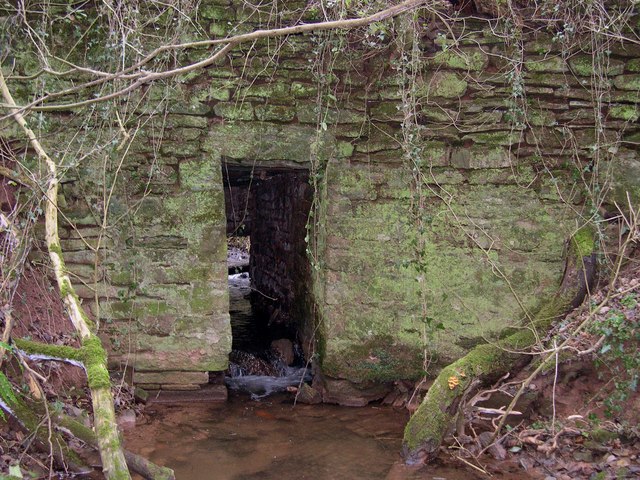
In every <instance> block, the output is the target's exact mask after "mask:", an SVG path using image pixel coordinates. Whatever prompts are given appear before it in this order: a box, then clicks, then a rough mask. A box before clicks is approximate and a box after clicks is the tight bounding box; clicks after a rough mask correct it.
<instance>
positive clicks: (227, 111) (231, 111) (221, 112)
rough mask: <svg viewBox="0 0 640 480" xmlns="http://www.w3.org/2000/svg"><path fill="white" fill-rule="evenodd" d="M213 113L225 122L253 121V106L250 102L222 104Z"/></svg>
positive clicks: (214, 108)
mask: <svg viewBox="0 0 640 480" xmlns="http://www.w3.org/2000/svg"><path fill="white" fill-rule="evenodd" d="M213 111H214V113H215V114H216V115H218V116H219V117H222V118H224V119H225V120H253V105H251V103H249V102H220V103H216V105H215V106H214V107H213Z"/></svg>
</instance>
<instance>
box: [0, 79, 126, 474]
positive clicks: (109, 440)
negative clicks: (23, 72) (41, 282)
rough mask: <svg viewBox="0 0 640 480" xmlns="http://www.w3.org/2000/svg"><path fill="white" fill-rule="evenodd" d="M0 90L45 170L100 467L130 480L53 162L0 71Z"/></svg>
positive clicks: (58, 266)
mask: <svg viewBox="0 0 640 480" xmlns="http://www.w3.org/2000/svg"><path fill="white" fill-rule="evenodd" d="M0 90H2V96H3V97H4V100H5V102H6V103H7V104H9V105H11V108H10V109H9V110H10V113H11V116H12V117H13V119H14V120H15V121H16V122H17V123H18V124H19V125H20V127H22V130H23V131H24V133H25V134H26V135H27V138H28V139H29V142H30V143H31V146H32V147H33V149H34V150H35V151H36V153H37V154H38V158H39V159H40V161H42V162H43V163H44V165H45V166H46V167H47V169H48V171H49V181H48V186H47V190H46V192H45V197H46V198H45V201H46V206H45V229H46V242H47V248H48V250H49V258H50V259H51V264H52V266H53V272H54V274H55V277H56V281H57V282H58V287H59V289H60V296H61V298H62V301H63V302H64V304H65V306H66V308H67V312H68V313H69V318H70V319H71V322H72V323H73V325H74V327H75V329H76V331H77V332H78V334H79V336H80V339H81V340H82V344H83V347H84V348H85V349H86V350H87V351H88V355H87V357H86V358H85V367H86V369H87V377H88V380H89V388H90V389H91V400H92V404H93V418H94V429H95V432H96V436H97V439H98V446H99V450H100V458H101V460H102V470H103V473H104V475H105V478H106V479H107V480H128V479H129V480H130V479H131V475H130V474H129V470H128V469H127V464H126V461H125V458H124V454H123V452H122V447H121V445H120V437H119V435H118V427H117V424H116V415H115V411H114V409H113V396H112V394H111V381H110V379H109V372H108V370H107V355H106V352H105V351H104V349H103V348H102V344H101V342H100V339H99V338H98V337H97V336H96V335H95V332H93V331H92V327H93V325H92V322H91V320H89V318H88V317H87V315H86V314H85V312H84V311H83V310H82V307H81V306H80V302H79V300H78V296H77V295H76V293H75V291H74V290H73V286H72V285H71V280H70V279H69V275H68V274H67V272H66V269H65V266H64V259H63V258H62V249H61V248H60V237H59V235H58V172H57V167H56V164H55V163H54V162H53V160H51V158H50V157H49V155H47V152H46V151H45V150H44V148H43V147H42V145H41V144H40V142H39V141H38V139H37V138H36V135H35V134H34V133H33V131H32V130H31V129H30V128H29V126H28V125H27V122H26V121H25V119H24V117H23V116H22V113H21V112H20V110H18V108H16V103H15V102H14V100H13V97H12V96H11V92H9V89H8V87H7V84H6V82H5V79H4V76H3V75H2V72H1V71H0Z"/></svg>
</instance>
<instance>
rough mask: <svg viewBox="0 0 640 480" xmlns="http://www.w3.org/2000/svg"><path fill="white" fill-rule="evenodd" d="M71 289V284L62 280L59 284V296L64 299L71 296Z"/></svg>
mask: <svg viewBox="0 0 640 480" xmlns="http://www.w3.org/2000/svg"><path fill="white" fill-rule="evenodd" d="M73 294H74V292H73V287H72V286H71V282H69V280H68V279H66V278H65V279H64V280H62V283H61V284H60V296H61V297H62V298H63V299H64V298H65V297H66V296H67V295H73Z"/></svg>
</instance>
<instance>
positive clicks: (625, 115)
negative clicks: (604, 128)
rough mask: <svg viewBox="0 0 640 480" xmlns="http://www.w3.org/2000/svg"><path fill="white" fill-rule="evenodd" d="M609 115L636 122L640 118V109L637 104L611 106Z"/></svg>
mask: <svg viewBox="0 0 640 480" xmlns="http://www.w3.org/2000/svg"><path fill="white" fill-rule="evenodd" d="M609 117H610V118H615V119H620V120H624V121H626V122H636V121H637V120H638V118H640V110H638V107H637V106H636V105H616V106H614V107H611V108H609Z"/></svg>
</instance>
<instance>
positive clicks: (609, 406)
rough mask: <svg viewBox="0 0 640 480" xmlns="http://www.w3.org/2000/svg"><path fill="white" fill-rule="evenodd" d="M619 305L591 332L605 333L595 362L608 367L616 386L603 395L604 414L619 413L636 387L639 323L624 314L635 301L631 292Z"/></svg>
mask: <svg viewBox="0 0 640 480" xmlns="http://www.w3.org/2000/svg"><path fill="white" fill-rule="evenodd" d="M620 304H621V306H622V308H620V309H619V308H612V309H611V310H609V311H608V312H607V314H606V315H605V317H604V318H603V319H601V320H600V321H598V322H597V323H595V324H594V325H593V327H592V331H593V333H596V334H598V335H603V336H604V342H603V344H602V347H601V348H600V351H599V352H598V353H599V355H600V357H599V359H598V364H600V365H601V366H603V367H606V368H607V372H608V374H611V376H612V381H613V384H614V386H615V388H614V390H613V391H612V392H611V393H610V394H609V396H608V397H607V398H605V401H604V403H605V413H606V415H607V416H614V415H615V414H617V413H619V412H621V410H622V403H623V402H624V401H625V400H627V398H628V397H629V395H630V394H631V393H632V392H636V391H637V390H638V380H639V372H640V351H639V350H638V344H639V343H640V325H638V323H637V322H636V321H634V320H633V317H632V316H629V315H627V313H628V312H629V311H630V310H634V309H635V308H636V306H637V304H638V300H637V297H636V295H635V294H633V293H631V294H629V295H627V296H625V297H623V298H622V299H621V300H620Z"/></svg>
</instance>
